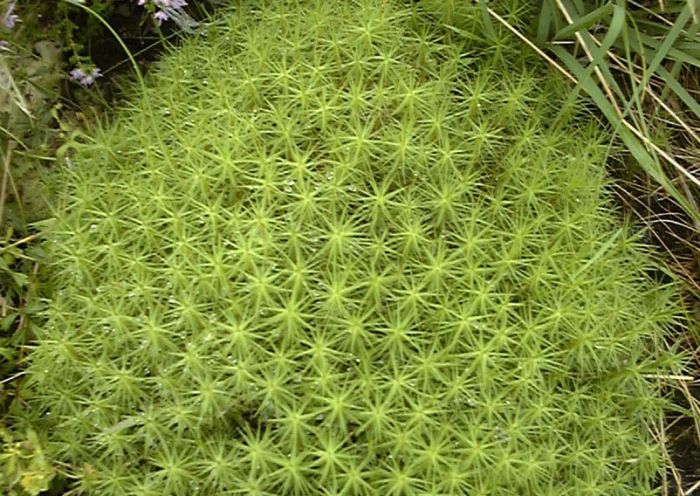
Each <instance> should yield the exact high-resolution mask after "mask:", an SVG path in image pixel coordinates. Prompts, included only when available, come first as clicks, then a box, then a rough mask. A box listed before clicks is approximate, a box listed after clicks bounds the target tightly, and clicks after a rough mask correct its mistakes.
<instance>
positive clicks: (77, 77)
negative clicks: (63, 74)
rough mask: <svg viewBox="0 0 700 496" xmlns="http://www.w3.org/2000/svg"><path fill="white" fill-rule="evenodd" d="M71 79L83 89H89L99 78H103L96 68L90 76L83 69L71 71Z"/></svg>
mask: <svg viewBox="0 0 700 496" xmlns="http://www.w3.org/2000/svg"><path fill="white" fill-rule="evenodd" d="M70 77H71V79H72V80H73V81H75V82H76V83H78V84H80V85H81V86H82V87H83V88H87V87H88V86H90V85H91V84H92V83H94V82H95V80H96V79H97V78H98V77H102V72H101V71H100V68H99V67H95V68H94V69H93V70H92V71H90V73H89V74H86V73H85V72H84V71H83V70H82V69H78V68H77V67H76V68H75V69H73V70H72V71H70Z"/></svg>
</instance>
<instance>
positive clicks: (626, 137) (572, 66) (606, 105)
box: [552, 46, 700, 223]
mask: <svg viewBox="0 0 700 496" xmlns="http://www.w3.org/2000/svg"><path fill="white" fill-rule="evenodd" d="M552 50H553V51H554V52H555V53H556V55H557V56H558V57H559V59H560V60H561V61H562V62H563V63H564V65H565V66H566V67H567V68H568V70H569V71H570V72H571V73H572V74H573V75H574V76H575V77H576V78H577V80H578V86H580V87H581V88H582V89H583V90H584V91H585V92H586V93H588V95H589V96H590V97H591V99H592V100H593V102H594V103H595V104H596V105H597V107H598V109H599V110H600V111H601V112H602V113H603V115H605V117H606V118H607V119H608V121H609V122H610V124H611V125H612V126H613V129H614V131H615V132H616V133H618V134H619V136H620V138H621V139H622V141H623V143H624V144H625V146H626V147H627V149H628V150H629V151H630V153H631V154H632V156H633V157H634V158H635V159H636V160H637V162H639V165H640V166H641V167H642V168H643V170H644V171H645V172H646V173H647V174H649V175H650V176H651V177H652V178H653V179H654V180H655V181H656V182H657V183H659V184H660V185H661V186H662V187H663V188H664V189H665V190H666V191H667V192H668V194H669V195H671V197H672V198H673V199H674V200H675V201H676V202H677V203H678V204H679V205H680V206H681V207H682V208H683V209H684V210H685V211H686V213H688V215H689V216H691V218H692V219H693V220H694V221H695V222H698V223H700V212H698V211H697V210H696V209H695V207H694V206H693V205H692V203H691V202H689V201H688V199H687V198H686V197H685V196H684V195H683V194H682V193H681V192H680V191H679V190H678V189H677V188H676V187H675V186H674V185H673V183H672V182H671V181H670V180H669V178H668V177H667V175H666V174H665V173H664V171H663V168H662V167H661V163H660V162H659V159H658V157H657V156H656V154H655V153H651V152H650V151H648V150H647V149H646V148H645V146H644V145H643V144H642V143H641V142H640V140H639V138H637V137H636V136H635V135H634V134H633V133H632V132H631V131H630V130H629V129H628V128H627V127H625V126H624V124H623V122H622V119H621V118H620V116H619V115H618V114H617V112H616V110H615V108H614V107H613V105H612V103H610V101H609V100H608V99H607V97H606V96H605V94H604V93H603V91H602V90H601V89H600V87H599V86H598V85H597V84H596V82H595V80H594V79H593V78H592V77H591V74H590V72H589V71H587V70H586V68H584V67H583V66H582V65H581V64H580V63H579V62H578V61H577V60H576V59H575V58H574V57H573V56H572V55H571V54H570V53H569V52H567V51H566V50H564V49H563V48H562V47H558V46H554V47H553V48H552Z"/></svg>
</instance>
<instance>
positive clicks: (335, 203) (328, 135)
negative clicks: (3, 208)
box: [18, 0, 683, 496]
mask: <svg viewBox="0 0 700 496" xmlns="http://www.w3.org/2000/svg"><path fill="white" fill-rule="evenodd" d="M258 5H260V6H259V7H256V6H258ZM469 8H470V9H472V11H471V13H472V16H473V25H474V29H473V33H475V34H476V35H478V33H479V29H482V28H481V26H480V22H481V21H480V19H481V18H480V14H479V10H478V7H477V6H473V7H471V6H470V7H469ZM414 9H415V8H414ZM447 32H451V33H452V34H451V35H450V36H449V40H448V38H447V36H446V33H447ZM482 32H483V31H482ZM477 37H478V36H475V38H474V39H476V38H477ZM486 53H487V55H483V53H482V52H481V46H480V45H479V44H478V41H474V40H469V39H465V38H460V37H458V36H456V35H454V32H452V31H449V29H446V28H444V27H442V26H441V25H440V24H439V23H437V22H433V21H432V20H431V18H430V17H429V16H427V15H426V14H425V13H424V12H422V11H421V10H420V9H417V10H411V9H410V8H406V7H404V6H403V4H402V2H396V1H391V0H387V1H379V0H362V1H348V2H345V1H343V2H329V1H306V2H302V1H299V2H297V1H290V2H284V3H283V2H262V3H261V2H235V3H234V6H233V7H232V8H231V9H229V10H228V11H227V13H226V14H222V15H221V16H220V17H218V18H217V19H215V20H214V21H212V24H211V26H210V27H208V28H207V30H206V33H205V34H204V35H202V36H196V37H194V38H192V39H190V40H186V41H184V42H183V44H182V45H181V46H179V47H178V48H177V49H176V50H174V51H173V52H172V53H171V54H169V55H168V56H167V57H165V58H164V60H163V61H162V62H161V63H160V65H159V67H158V68H157V69H154V71H153V72H152V73H151V75H150V81H149V83H148V87H147V88H146V89H143V90H142V89H138V90H135V92H134V93H135V94H134V97H133V99H132V102H131V103H130V104H129V105H128V106H126V108H123V109H121V110H120V111H119V113H118V114H117V116H116V117H115V118H114V119H113V122H111V123H109V124H108V125H107V124H106V125H104V126H102V127H99V128H98V129H95V130H94V133H93V136H91V137H90V139H86V140H85V142H84V143H83V144H81V145H76V146H77V150H76V153H75V155H74V156H73V158H72V163H73V164H74V165H73V167H66V168H65V169H64V170H63V172H62V173H61V174H60V177H59V178H58V179H57V180H58V181H60V182H61V184H62V186H63V188H64V189H65V194H64V195H63V196H62V197H61V199H60V202H59V203H58V206H57V207H56V222H55V227H54V228H53V230H52V231H51V232H50V233H49V234H48V237H49V242H50V250H49V254H48V258H49V260H50V270H51V272H52V279H53V280H52V284H53V286H54V287H55V296H54V298H53V300H52V301H51V304H50V310H49V312H48V314H47V321H46V325H45V326H44V327H43V328H41V329H37V330H36V332H37V343H36V346H35V347H34V348H33V350H32V351H31V354H30V357H29V361H30V366H29V368H28V371H27V379H26V383H25V384H26V386H27V387H28V388H29V395H30V396H31V399H30V400H29V402H28V405H29V407H30V409H29V411H31V412H33V413H32V414H27V419H25V420H24V421H25V422H31V423H32V424H33V425H34V426H35V428H37V429H38V430H39V432H40V433H41V434H42V437H43V439H45V441H46V447H47V453H48V454H49V455H50V456H51V457H52V459H55V460H59V461H60V462H62V465H61V466H62V467H69V468H68V469H65V470H69V471H70V475H71V476H72V477H75V478H76V479H77V484H78V486H77V487H79V488H80V490H81V491H83V492H84V494H94V495H100V496H108V495H119V496H124V495H183V496H186V495H187V496H189V495H199V494H202V495H224V494H242V495H255V494H259V495H320V494H329V495H330V494H344V495H363V494H367V495H374V494H382V495H419V494H420V495H424V494H436V495H437V494H440V495H462V494H464V495H470V496H476V495H490V496H493V495H514V496H515V495H518V496H521V495H525V494H533V495H535V494H536V495H556V496H561V495H577V496H582V495H605V496H611V495H634V496H638V495H640V494H650V493H651V492H652V487H653V482H654V478H655V477H656V476H657V475H658V473H659V471H660V470H662V469H663V462H662V459H661V454H660V449H659V448H658V446H657V445H656V443H655V441H654V439H653V438H652V435H651V434H650V433H649V430H648V425H649V424H650V423H651V422H653V421H655V420H656V419H657V418H658V417H659V415H660V414H661V413H662V411H663V408H664V406H665V405H666V402H665V400H664V399H663V398H662V396H661V393H660V392H659V388H658V385H657V384H656V381H655V380H654V379H653V376H654V375H655V374H659V373H661V372H667V371H670V370H673V367H674V366H675V364H676V363H677V361H678V360H677V358H676V357H674V356H673V355H670V354H669V355H667V354H664V353H662V352H660V351H659V350H660V349H663V346H661V344H660V343H661V341H662V339H663V337H664V334H665V333H666V332H668V330H669V329H670V328H671V327H672V326H673V325H675V324H677V323H678V322H680V321H681V320H682V318H683V315H682V312H681V310H680V300H679V298H678V288H677V287H676V285H675V284H672V283H671V284H661V283H659V282H657V281H654V280H652V279H651V278H650V277H649V276H648V274H649V273H650V271H653V270H654V269H655V265H654V264H653V262H652V261H651V258H650V257H649V256H648V254H647V253H646V250H645V249H644V247H643V246H642V245H641V243H640V242H639V240H638V237H637V236H636V235H635V231H634V230H633V229H631V228H630V226H628V225H626V224H622V223H621V221H620V218H619V216H618V214H617V212H616V211H615V209H614V207H613V203H612V202H611V201H610V197H609V193H608V191H607V182H606V179H605V176H604V161H605V158H606V153H607V147H606V146H605V135H604V134H603V133H602V131H601V130H600V129H599V128H597V127H596V126H595V125H591V124H589V123H588V122H587V121H585V120H584V119H583V118H576V117H573V118H568V119H559V120H558V121H556V119H555V118H556V116H557V112H558V111H559V110H561V107H562V106H564V105H565V101H566V97H567V88H566V84H565V83H564V82H562V81H561V79H559V78H558V77H556V76H542V75H539V73H538V69H537V67H538V66H537V65H536V63H535V62H533V60H536V59H528V58H527V56H524V57H523V56H520V55H514V56H513V57H511V58H510V59H509V60H510V62H509V64H510V65H509V66H508V67H505V66H504V65H503V61H502V60H499V61H498V62H494V58H493V57H492V56H490V55H488V52H486ZM529 64H531V65H529ZM569 110H571V109H569ZM575 113H576V112H574V111H570V112H569V114H571V115H573V114H575ZM555 121H556V122H558V123H555ZM18 422H19V423H20V424H21V420H18Z"/></svg>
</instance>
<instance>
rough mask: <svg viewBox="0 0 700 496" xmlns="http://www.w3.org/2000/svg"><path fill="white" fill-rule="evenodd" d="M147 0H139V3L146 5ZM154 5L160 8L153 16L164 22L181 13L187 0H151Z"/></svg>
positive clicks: (159, 22) (159, 21)
mask: <svg viewBox="0 0 700 496" xmlns="http://www.w3.org/2000/svg"><path fill="white" fill-rule="evenodd" d="M146 1H147V0H138V2H137V4H138V5H145V4H146ZM151 2H152V3H153V5H154V6H155V7H156V8H157V9H158V10H157V11H156V13H155V14H153V17H154V18H155V19H156V21H158V24H162V23H163V21H167V20H168V19H170V17H171V16H172V15H173V14H177V13H180V12H181V11H182V9H184V8H185V7H186V6H187V1H186V0H151Z"/></svg>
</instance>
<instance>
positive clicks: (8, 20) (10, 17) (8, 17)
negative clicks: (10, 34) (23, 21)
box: [2, 2, 20, 29]
mask: <svg viewBox="0 0 700 496" xmlns="http://www.w3.org/2000/svg"><path fill="white" fill-rule="evenodd" d="M14 12H15V2H12V3H11V4H10V6H9V7H8V8H7V12H5V15H3V16H2V22H3V24H4V25H5V27H6V28H7V29H12V28H14V27H15V24H17V21H19V20H20V19H19V16H18V15H17V14H15V13H14Z"/></svg>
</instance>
